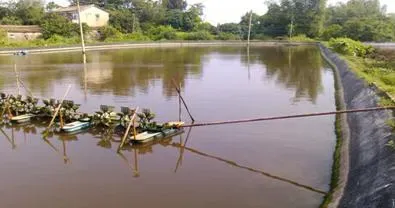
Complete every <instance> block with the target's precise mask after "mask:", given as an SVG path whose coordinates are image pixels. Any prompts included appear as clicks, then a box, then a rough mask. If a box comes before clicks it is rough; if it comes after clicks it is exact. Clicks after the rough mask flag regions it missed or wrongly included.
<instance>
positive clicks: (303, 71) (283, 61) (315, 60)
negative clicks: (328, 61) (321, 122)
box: [242, 46, 323, 103]
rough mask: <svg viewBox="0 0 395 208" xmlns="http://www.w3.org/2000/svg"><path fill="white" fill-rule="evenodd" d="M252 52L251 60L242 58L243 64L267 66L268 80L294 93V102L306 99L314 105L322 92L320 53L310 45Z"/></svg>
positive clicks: (260, 49) (252, 49) (262, 48)
mask: <svg viewBox="0 0 395 208" xmlns="http://www.w3.org/2000/svg"><path fill="white" fill-rule="evenodd" d="M251 51H252V52H251V54H252V55H251V57H250V56H248V57H242V61H243V62H244V63H247V64H248V65H249V64H262V65H265V66H266V75H267V76H268V78H269V79H276V80H277V82H278V83H280V84H282V85H284V86H285V87H286V88H289V89H292V90H295V96H294V101H299V100H300V98H303V97H307V98H309V99H310V100H311V101H312V102H313V103H315V101H316V99H317V96H318V94H319V93H320V92H321V91H322V89H323V87H322V80H321V73H322V72H321V68H322V59H321V54H320V52H319V50H315V48H314V47H311V46H298V47H292V46H289V47H260V48H256V47H255V48H251Z"/></svg>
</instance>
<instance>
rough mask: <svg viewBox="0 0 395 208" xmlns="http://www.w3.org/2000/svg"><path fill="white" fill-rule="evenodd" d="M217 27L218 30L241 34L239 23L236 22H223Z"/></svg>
mask: <svg viewBox="0 0 395 208" xmlns="http://www.w3.org/2000/svg"><path fill="white" fill-rule="evenodd" d="M217 29H218V31H219V32H224V33H231V34H234V35H240V34H241V27H240V25H239V24H236V23H225V24H222V25H218V27H217Z"/></svg>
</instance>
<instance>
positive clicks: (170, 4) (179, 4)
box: [162, 0, 188, 11]
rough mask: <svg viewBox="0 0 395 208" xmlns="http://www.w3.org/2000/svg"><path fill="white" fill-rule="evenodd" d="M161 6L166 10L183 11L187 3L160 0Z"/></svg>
mask: <svg viewBox="0 0 395 208" xmlns="http://www.w3.org/2000/svg"><path fill="white" fill-rule="evenodd" d="M162 5H163V7H165V8H167V9H179V10H181V11H184V10H185V9H186V8H187V6H188V3H187V2H186V1H185V0H162Z"/></svg>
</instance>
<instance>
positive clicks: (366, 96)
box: [319, 45, 395, 208]
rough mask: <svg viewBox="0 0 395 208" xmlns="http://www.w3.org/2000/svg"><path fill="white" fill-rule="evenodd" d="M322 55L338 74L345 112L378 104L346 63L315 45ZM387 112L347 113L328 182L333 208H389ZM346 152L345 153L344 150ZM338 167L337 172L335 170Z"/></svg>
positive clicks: (392, 177) (391, 163) (392, 193)
mask: <svg viewBox="0 0 395 208" xmlns="http://www.w3.org/2000/svg"><path fill="white" fill-rule="evenodd" d="M319 46H320V49H321V51H322V53H323V56H324V57H325V58H326V59H328V61H329V62H331V64H333V66H334V68H335V71H336V73H338V75H339V76H338V78H339V81H340V82H339V84H340V85H341V86H340V87H341V88H342V90H340V93H342V95H340V97H343V98H344V103H340V105H345V106H346V107H347V108H348V109H354V108H369V107H374V106H377V105H378V102H379V99H380V97H379V95H378V94H379V91H378V90H377V89H376V88H375V87H374V86H369V85H368V84H367V83H366V82H365V81H364V80H362V79H361V78H359V77H357V76H356V75H355V74H354V73H353V72H352V71H351V70H350V68H349V67H348V65H347V64H346V62H345V61H344V60H342V59H340V58H339V56H338V55H337V54H336V53H334V52H332V51H331V50H329V49H328V48H326V47H324V46H322V45H319ZM391 113H392V112H390V111H371V112H367V113H355V114H348V115H346V116H345V117H344V119H345V120H343V122H344V121H345V122H346V123H345V125H343V126H341V129H340V130H341V131H342V132H343V134H342V135H341V136H342V138H341V141H340V142H341V143H342V145H343V146H342V147H340V148H341V149H342V150H340V152H342V155H341V157H340V158H338V160H337V161H335V165H334V170H333V171H335V173H336V174H337V175H335V177H338V178H333V179H332V180H335V181H336V180H337V185H338V186H337V187H334V186H336V184H332V189H333V188H335V189H334V190H332V193H333V195H332V196H331V203H330V204H329V206H333V207H383V208H386V207H388V208H393V206H394V199H395V187H394V181H395V151H394V150H393V149H391V148H390V147H388V145H387V143H388V141H389V140H390V139H392V138H393V135H392V129H391V128H390V127H389V126H388V125H387V121H388V120H389V119H391V117H392V116H391ZM344 150H346V151H344ZM336 168H338V169H336Z"/></svg>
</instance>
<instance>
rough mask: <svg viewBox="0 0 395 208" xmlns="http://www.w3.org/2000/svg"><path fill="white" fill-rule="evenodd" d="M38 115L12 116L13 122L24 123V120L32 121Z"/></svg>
mask: <svg viewBox="0 0 395 208" xmlns="http://www.w3.org/2000/svg"><path fill="white" fill-rule="evenodd" d="M35 116H36V115H34V114H30V113H28V114H23V115H20V116H14V117H12V118H11V122H15V123H24V122H28V121H30V119H31V118H33V117H35Z"/></svg>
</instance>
